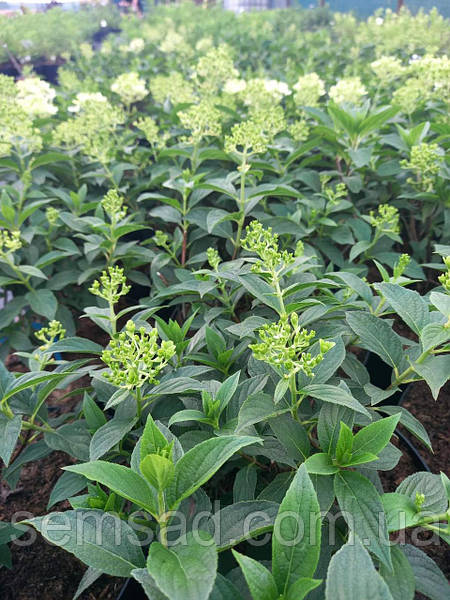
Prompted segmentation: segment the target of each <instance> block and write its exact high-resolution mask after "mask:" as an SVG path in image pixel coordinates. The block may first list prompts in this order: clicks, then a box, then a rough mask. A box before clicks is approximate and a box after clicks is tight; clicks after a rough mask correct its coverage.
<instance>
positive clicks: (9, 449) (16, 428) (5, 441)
mask: <svg viewBox="0 0 450 600" xmlns="http://www.w3.org/2000/svg"><path fill="white" fill-rule="evenodd" d="M21 429H22V417H21V415H16V416H15V417H13V418H12V419H8V418H7V417H6V416H5V415H4V414H3V413H0V458H1V459H2V460H3V462H4V463H5V466H6V467H7V466H8V465H9V461H10V460H11V456H12V453H13V452H14V448H15V447H16V443H17V440H18V439H19V435H20V431H21Z"/></svg>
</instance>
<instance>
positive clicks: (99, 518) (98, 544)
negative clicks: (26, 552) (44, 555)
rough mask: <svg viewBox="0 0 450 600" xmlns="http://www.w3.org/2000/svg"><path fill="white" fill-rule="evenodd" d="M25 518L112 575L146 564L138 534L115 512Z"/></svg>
mask: <svg viewBox="0 0 450 600" xmlns="http://www.w3.org/2000/svg"><path fill="white" fill-rule="evenodd" d="M24 522H25V523H27V524H29V525H32V526H33V527H35V528H36V529H37V530H38V531H39V532H40V533H41V534H42V535H43V537H44V538H45V539H46V540H48V541H49V542H51V543H52V544H55V545H56V546H60V547H61V548H64V550H66V551H67V552H70V553H71V554H74V555H75V556H76V557H77V558H79V559H80V560H82V561H83V562H84V563H85V564H87V565H88V566H89V567H93V568H94V569H99V570H100V571H102V572H103V573H106V574H108V575H114V576H116V577H117V576H118V577H129V576H130V574H131V571H132V570H133V569H135V568H136V567H143V566H144V565H145V559H144V554H143V552H142V549H141V547H140V545H139V541H138V539H137V537H136V534H135V533H134V531H133V530H132V529H131V527H130V526H129V525H127V523H125V521H123V520H122V519H119V518H118V517H116V516H115V515H113V514H111V513H104V512H103V511H101V510H84V509H77V510H67V511H65V512H63V513H57V512H56V513H49V514H48V515H45V516H44V517H35V518H34V519H29V520H27V521H24ZM118 539H120V543H119V544H118V543H117V540H118Z"/></svg>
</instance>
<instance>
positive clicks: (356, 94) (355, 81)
mask: <svg viewBox="0 0 450 600" xmlns="http://www.w3.org/2000/svg"><path fill="white" fill-rule="evenodd" d="M366 94H367V90H366V88H365V87H364V86H363V84H362V83H361V79H360V78H359V77H347V78H345V79H340V80H339V81H338V82H337V83H336V84H335V85H332V86H331V88H330V91H329V95H330V98H331V99H332V100H334V101H335V102H336V104H347V103H348V104H358V102H359V101H360V100H361V98H362V97H363V96H365V95H366Z"/></svg>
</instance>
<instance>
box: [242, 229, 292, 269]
mask: <svg viewBox="0 0 450 600" xmlns="http://www.w3.org/2000/svg"><path fill="white" fill-rule="evenodd" d="M242 247H243V248H244V249H245V250H249V251H250V252H254V253H255V254H257V255H258V256H259V258H260V259H261V260H258V261H256V262H255V263H254V264H253V265H252V271H253V272H254V273H273V272H274V271H276V270H279V269H284V268H285V267H287V266H289V265H290V264H292V263H293V262H294V261H295V256H294V255H293V254H292V253H291V252H288V251H287V250H280V249H279V245H278V234H277V233H273V231H272V227H268V228H267V229H264V227H263V226H262V224H261V223H260V222H259V221H252V222H251V223H250V224H249V225H248V227H247V229H246V236H245V238H244V239H243V240H242ZM299 249H300V248H299ZM301 250H303V244H302V246H301Z"/></svg>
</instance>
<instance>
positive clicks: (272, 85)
mask: <svg viewBox="0 0 450 600" xmlns="http://www.w3.org/2000/svg"><path fill="white" fill-rule="evenodd" d="M264 87H265V88H266V90H267V91H268V92H269V94H271V95H272V96H273V97H274V98H276V99H278V100H281V99H282V98H283V96H289V95H290V94H292V92H291V90H290V89H289V86H288V84H287V83H285V82H284V81H277V80H276V79H266V80H265V81H264Z"/></svg>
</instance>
